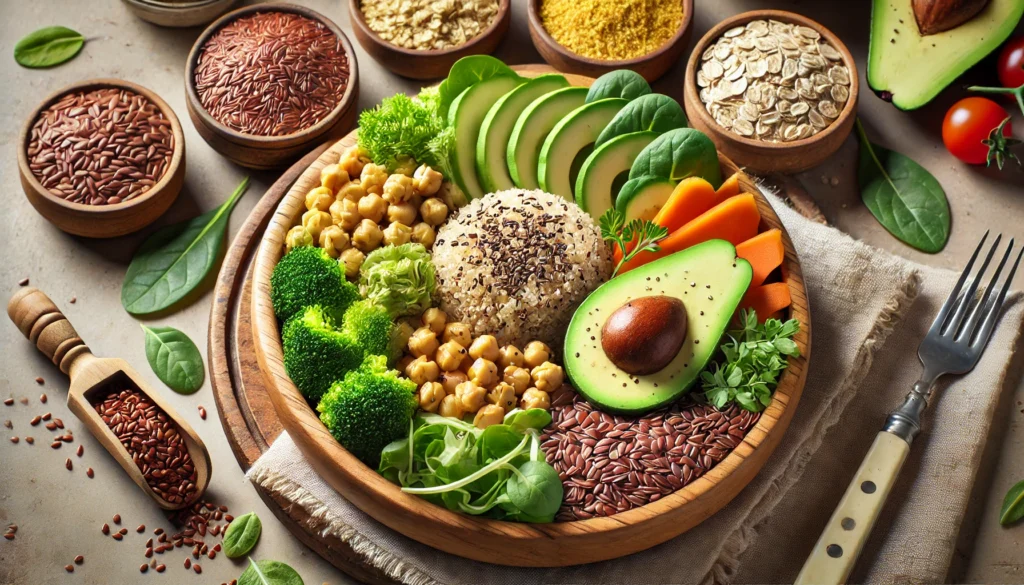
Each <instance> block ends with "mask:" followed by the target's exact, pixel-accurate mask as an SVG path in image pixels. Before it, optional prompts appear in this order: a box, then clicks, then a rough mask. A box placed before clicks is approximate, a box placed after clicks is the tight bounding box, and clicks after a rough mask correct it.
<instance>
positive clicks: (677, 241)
mask: <svg viewBox="0 0 1024 585" xmlns="http://www.w3.org/2000/svg"><path fill="white" fill-rule="evenodd" d="M760 221H761V214H760V213H758V211H757V203H756V202H755V201H754V196H753V195H751V194H750V193H744V194H742V195H737V196H735V197H730V198H729V199H726V200H725V201H723V202H721V203H719V204H718V205H716V206H714V207H712V208H711V209H709V210H708V211H705V212H704V213H702V214H701V215H700V216H698V217H697V218H696V219H694V220H692V221H690V222H689V223H687V224H686V225H684V226H683V227H681V228H679V229H677V230H676V231H674V232H672V233H670V234H669V235H668V237H667V238H665V239H664V240H662V241H661V242H659V243H658V245H659V246H661V250H659V251H658V252H640V253H639V254H637V255H636V256H633V258H631V259H630V261H629V262H627V263H625V264H624V265H623V266H622V270H620V271H619V274H624V273H626V272H629V271H630V270H632V269H634V268H637V267H639V266H643V265H644V264H647V263H648V262H651V261H653V260H657V259H658V258H661V257H663V256H668V255H669V254H672V253H674V252H679V251H681V250H685V249H687V248H689V247H690V246H694V245H696V244H699V243H701V242H706V241H708V240H716V239H721V240H727V241H729V242H730V243H732V245H734V246H735V245H737V244H739V243H741V242H744V241H746V240H749V239H750V238H752V237H754V236H755V235H757V224H758V223H759V222H760ZM618 258H621V256H619V255H618V254H616V262H617V261H618Z"/></svg>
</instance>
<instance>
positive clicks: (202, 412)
mask: <svg viewBox="0 0 1024 585" xmlns="http://www.w3.org/2000/svg"><path fill="white" fill-rule="evenodd" d="M199 418H201V419H203V420H206V407H204V406H200V407H199Z"/></svg>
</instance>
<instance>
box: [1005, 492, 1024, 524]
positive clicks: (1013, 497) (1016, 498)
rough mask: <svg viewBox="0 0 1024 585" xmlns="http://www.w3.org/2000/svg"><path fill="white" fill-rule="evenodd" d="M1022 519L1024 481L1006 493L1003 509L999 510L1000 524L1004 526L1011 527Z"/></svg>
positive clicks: (1023, 516) (1023, 513) (1023, 515)
mask: <svg viewBox="0 0 1024 585" xmlns="http://www.w3.org/2000/svg"><path fill="white" fill-rule="evenodd" d="M1021 518H1024V481H1021V482H1018V483H1017V485H1015V486H1013V487H1012V488H1010V491H1008V492H1006V498H1004V499H1003V507H1002V508H1001V509H1000V510H999V523H1000V524H1002V525H1003V526H1009V525H1010V524H1013V523H1014V522H1017V521H1018V520H1020V519H1021Z"/></svg>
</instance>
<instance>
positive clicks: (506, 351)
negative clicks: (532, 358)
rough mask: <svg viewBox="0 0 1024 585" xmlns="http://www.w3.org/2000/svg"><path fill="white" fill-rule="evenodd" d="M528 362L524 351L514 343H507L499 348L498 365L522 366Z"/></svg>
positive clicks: (504, 366) (505, 366) (503, 366)
mask: <svg viewBox="0 0 1024 585" xmlns="http://www.w3.org/2000/svg"><path fill="white" fill-rule="evenodd" d="M524 363H526V361H525V358H523V352H521V351H519V348H518V347H516V346H514V345H506V346H505V347H502V348H501V349H500V350H498V365H499V366H501V367H502V368H507V367H509V366H521V365H523V364H524Z"/></svg>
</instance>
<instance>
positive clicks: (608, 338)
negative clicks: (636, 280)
mask: <svg viewBox="0 0 1024 585" xmlns="http://www.w3.org/2000/svg"><path fill="white" fill-rule="evenodd" d="M685 340H686V307H685V306H684V305H683V302H682V301H681V300H679V299H677V298H674V297H669V296H664V295H652V296H646V297H640V298H637V299H632V300H630V301H628V302H627V303H626V304H624V305H622V306H621V307H619V308H618V309H616V310H615V312H613V313H612V314H611V315H610V316H609V317H608V320H607V321H605V323H604V325H603V326H602V327H601V347H602V349H604V353H605V355H606V356H607V357H608V359H609V360H610V361H611V362H612V363H613V364H615V366H616V367H618V368H619V369H621V370H623V371H624V372H626V373H629V374H632V375H634V376H644V375H647V374H653V373H655V372H657V371H660V370H661V369H662V368H664V367H665V366H667V365H668V364H669V363H671V362H672V360H673V359H674V358H675V357H676V355H677V354H678V353H679V349H680V348H681V347H682V346H683V342H684V341H685Z"/></svg>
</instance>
